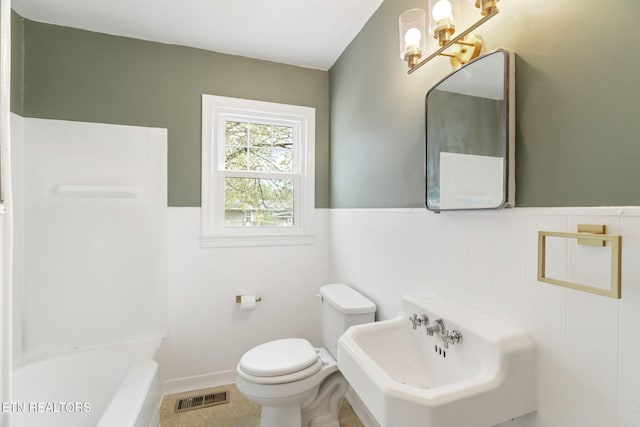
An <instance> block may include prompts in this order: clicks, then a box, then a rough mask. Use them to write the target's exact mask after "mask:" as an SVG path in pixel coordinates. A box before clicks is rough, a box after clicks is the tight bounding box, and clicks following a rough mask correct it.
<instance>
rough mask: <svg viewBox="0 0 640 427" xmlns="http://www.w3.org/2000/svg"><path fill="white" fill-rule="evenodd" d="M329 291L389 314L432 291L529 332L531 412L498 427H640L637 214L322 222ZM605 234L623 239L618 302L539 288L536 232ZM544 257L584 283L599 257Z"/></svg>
mask: <svg viewBox="0 0 640 427" xmlns="http://www.w3.org/2000/svg"><path fill="white" fill-rule="evenodd" d="M329 222H330V228H329V230H330V238H329V241H330V248H331V249H330V253H331V254H330V262H329V265H330V272H329V278H330V280H331V281H339V282H344V283H349V284H350V285H352V286H354V287H355V288H356V289H358V290H359V291H360V292H362V293H364V294H365V295H366V296H368V297H369V298H371V299H372V300H373V301H375V302H376V304H377V305H378V319H389V318H391V317H393V316H394V315H395V314H397V313H398V310H399V302H400V297H401V296H402V295H404V294H406V293H410V292H414V291H419V290H430V291H433V292H436V293H438V294H440V295H442V296H445V297H447V298H450V299H453V300H456V301H459V302H462V303H465V304H468V305H471V306H472V307H474V308H476V309H478V310H480V311H482V312H484V313H487V314H489V315H493V316H496V317H499V318H501V319H503V320H506V321H508V322H510V323H511V324H513V325H515V326H519V327H522V328H524V329H525V330H526V331H528V332H529V333H530V334H531V335H532V336H533V337H534V339H535V340H536V342H537V345H538V349H539V353H538V354H539V355H538V358H539V362H538V379H539V385H538V399H539V406H538V407H539V409H538V411H537V412H535V413H532V414H529V415H526V416H524V417H521V418H518V419H516V420H514V421H512V422H508V423H505V424H504V426H505V427H506V426H518V427H567V426H574V425H576V426H577V425H580V426H598V427H601V426H607V427H616V426H617V427H635V426H638V425H640V334H638V333H637V325H638V324H640V208H638V207H611V208H609V207H607V208H515V209H508V210H501V211H482V212H448V213H443V214H439V215H436V214H433V213H429V212H426V211H425V210H423V209H334V210H331V211H330V218H329ZM578 223H581V224H582V223H587V224H590V223H591V224H606V226H607V232H608V233H611V234H621V235H622V236H623V237H622V247H623V249H622V257H623V259H622V269H623V271H622V277H623V278H622V281H623V282H622V299H621V300H616V299H610V298H606V297H600V296H596V295H592V294H587V293H583V292H579V291H574V290H572V289H567V288H562V287H557V286H553V285H549V284H546V283H541V282H538V281H537V278H536V272H537V270H536V268H537V232H538V230H554V231H575V230H576V226H577V224H578ZM600 250H601V251H602V252H601V253H598V252H595V253H594V252H591V253H592V254H595V255H594V256H593V257H592V258H589V257H587V258H584V257H582V258H581V257H580V256H578V253H577V252H576V251H575V250H572V249H570V247H569V246H567V244H566V242H554V243H553V244H551V245H550V246H548V258H547V271H548V272H549V273H550V274H551V275H552V276H554V277H558V278H561V279H569V280H574V281H580V280H584V279H585V277H584V274H583V272H584V271H590V270H591V271H593V269H592V265H593V264H599V263H600V261H603V259H604V260H605V263H606V262H607V261H608V259H609V258H608V255H607V254H606V251H605V250H604V249H602V248H600Z"/></svg>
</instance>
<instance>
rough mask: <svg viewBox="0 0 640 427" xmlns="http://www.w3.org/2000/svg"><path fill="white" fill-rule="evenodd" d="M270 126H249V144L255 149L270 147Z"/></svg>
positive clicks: (251, 124) (253, 124)
mask: <svg viewBox="0 0 640 427" xmlns="http://www.w3.org/2000/svg"><path fill="white" fill-rule="evenodd" d="M271 128H272V126H271V125H259V124H255V123H250V124H249V143H250V144H251V145H254V146H256V147H271V141H272V138H271Z"/></svg>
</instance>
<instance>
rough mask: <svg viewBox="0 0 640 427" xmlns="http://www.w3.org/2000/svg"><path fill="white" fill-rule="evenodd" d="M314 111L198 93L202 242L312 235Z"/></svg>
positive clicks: (295, 239) (286, 240)
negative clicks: (200, 111) (200, 110)
mask: <svg viewBox="0 0 640 427" xmlns="http://www.w3.org/2000/svg"><path fill="white" fill-rule="evenodd" d="M314 142H315V109H313V108H310V107H300V106H294V105H285V104H275V103H271V102H261V101H252V100H246V99H237V98H226V97H221V96H213V95H202V239H201V240H202V245H203V246H259V245H274V244H300V243H311V241H312V238H313V236H312V234H311V233H312V214H313V207H314V150H315V148H314V147H315V144H314Z"/></svg>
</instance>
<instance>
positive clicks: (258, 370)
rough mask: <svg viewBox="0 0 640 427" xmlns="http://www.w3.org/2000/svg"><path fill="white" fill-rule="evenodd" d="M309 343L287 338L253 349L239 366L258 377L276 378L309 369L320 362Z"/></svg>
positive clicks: (303, 340) (246, 354)
mask: <svg viewBox="0 0 640 427" xmlns="http://www.w3.org/2000/svg"><path fill="white" fill-rule="evenodd" d="M319 357H320V356H319V355H318V353H317V352H316V350H315V348H313V346H312V345H311V343H309V341H307V340H305V339H302V338H287V339H282V340H276V341H270V342H268V343H264V344H261V345H259V346H257V347H254V348H252V349H251V350H249V351H248V352H246V353H245V354H244V356H242V358H241V359H240V363H239V366H240V368H241V369H242V371H244V372H245V373H247V374H249V375H253V376H256V377H276V376H280V375H286V374H290V373H292V372H297V371H300V370H302V369H305V368H308V367H309V366H311V365H313V364H314V363H316V362H317V361H318V360H319Z"/></svg>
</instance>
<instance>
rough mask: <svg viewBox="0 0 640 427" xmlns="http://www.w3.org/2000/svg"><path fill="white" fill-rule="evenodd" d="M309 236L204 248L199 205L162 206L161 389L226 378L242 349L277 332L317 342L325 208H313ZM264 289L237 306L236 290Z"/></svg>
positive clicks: (196, 385)
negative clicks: (165, 255)
mask: <svg viewBox="0 0 640 427" xmlns="http://www.w3.org/2000/svg"><path fill="white" fill-rule="evenodd" d="M314 215H315V221H314V226H315V243H314V244H311V245H297V246H271V247H264V246H262V247H236V248H202V247H200V240H199V239H200V208H178V207H172V208H169V211H168V228H169V230H168V238H169V337H168V339H167V340H166V341H165V342H164V345H163V349H162V362H161V364H160V366H161V370H162V377H163V379H164V380H165V381H164V389H165V393H167V394H170V393H177V392H180V391H186V390H194V389H198V388H205V387H212V386H216V385H222V384H228V383H229V382H232V381H233V380H234V379H235V374H234V370H235V367H236V364H237V363H238V361H239V360H240V357H241V356H242V354H243V353H244V352H246V351H247V350H249V349H250V348H251V347H253V346H255V345H258V344H260V343H263V342H266V341H269V340H274V339H278V338H290V337H303V338H307V339H309V340H310V341H311V342H312V343H313V344H314V345H320V344H321V338H320V299H319V298H317V297H316V295H317V294H318V290H319V288H320V286H322V285H324V284H326V283H327V280H328V265H329V262H328V242H327V237H328V230H327V223H328V215H329V214H328V211H327V210H326V209H324V210H323V209H316V210H315V213H314ZM242 294H254V295H257V296H260V297H262V302H259V303H257V307H256V309H255V310H254V311H240V309H239V304H236V303H235V296H236V295H242Z"/></svg>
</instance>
